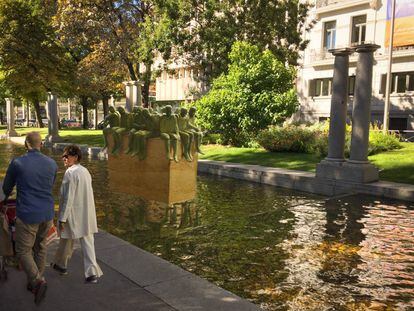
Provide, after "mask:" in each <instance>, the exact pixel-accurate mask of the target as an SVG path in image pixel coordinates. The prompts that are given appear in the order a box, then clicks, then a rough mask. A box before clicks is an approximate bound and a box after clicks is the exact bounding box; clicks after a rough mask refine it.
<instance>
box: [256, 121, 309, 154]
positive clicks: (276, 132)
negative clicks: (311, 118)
mask: <svg viewBox="0 0 414 311" xmlns="http://www.w3.org/2000/svg"><path fill="white" fill-rule="evenodd" d="M315 139H316V135H315V132H314V131H312V130H311V129H309V128H305V127H298V126H290V125H289V126H286V127H281V126H270V127H269V128H268V129H267V130H263V131H261V132H260V133H259V135H258V136H257V142H258V143H259V144H260V145H261V146H262V147H263V148H265V149H266V150H269V151H273V152H277V151H279V152H280V151H291V152H308V153H309V152H312V148H313V145H314V143H315Z"/></svg>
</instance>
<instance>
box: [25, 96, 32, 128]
mask: <svg viewBox="0 0 414 311" xmlns="http://www.w3.org/2000/svg"><path fill="white" fill-rule="evenodd" d="M30 119H31V115H30V103H29V102H26V126H30Z"/></svg>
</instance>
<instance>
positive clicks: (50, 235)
mask: <svg viewBox="0 0 414 311" xmlns="http://www.w3.org/2000/svg"><path fill="white" fill-rule="evenodd" d="M58 238H59V236H58V232H57V229H56V226H55V225H54V224H52V226H51V227H50V229H49V231H48V232H47V236H46V245H49V244H50V243H52V242H53V241H54V240H57V239H58Z"/></svg>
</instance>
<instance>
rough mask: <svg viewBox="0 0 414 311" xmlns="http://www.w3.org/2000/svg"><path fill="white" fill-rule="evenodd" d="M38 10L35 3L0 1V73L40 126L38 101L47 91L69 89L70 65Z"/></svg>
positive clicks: (37, 5) (37, 2) (41, 11)
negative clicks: (27, 103)
mask: <svg viewBox="0 0 414 311" xmlns="http://www.w3.org/2000/svg"><path fill="white" fill-rule="evenodd" d="M39 7H40V2H39V1H24V0H4V1H1V2H0V55H1V58H0V70H1V71H2V72H3V74H4V84H5V86H6V87H7V88H8V89H9V90H10V92H11V93H12V95H13V96H19V95H20V96H22V97H24V98H26V99H28V100H30V101H32V102H33V104H34V107H35V111H36V117H37V120H38V122H39V125H40V126H41V127H43V123H42V118H41V116H40V105H39V102H40V100H42V99H45V98H46V92H48V91H54V92H65V91H66V90H68V89H69V88H70V81H71V80H72V78H71V75H72V72H73V71H72V69H73V66H72V63H71V61H70V59H69V58H68V57H67V55H66V54H65V51H64V50H63V48H62V46H60V45H59V44H58V42H56V40H55V36H54V32H53V29H52V28H51V27H50V25H49V23H48V17H47V16H46V15H43V13H44V12H45V11H43V10H41V9H39Z"/></svg>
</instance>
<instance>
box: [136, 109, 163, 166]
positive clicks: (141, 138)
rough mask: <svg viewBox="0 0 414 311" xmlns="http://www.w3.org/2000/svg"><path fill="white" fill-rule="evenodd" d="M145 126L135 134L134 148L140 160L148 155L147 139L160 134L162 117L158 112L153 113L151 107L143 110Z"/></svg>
mask: <svg viewBox="0 0 414 311" xmlns="http://www.w3.org/2000/svg"><path fill="white" fill-rule="evenodd" d="M142 117H143V125H144V128H143V129H141V130H138V131H136V132H135V134H134V143H135V147H134V150H137V152H136V153H135V154H136V155H138V158H139V159H140V160H144V159H145V158H146V156H147V140H148V138H153V137H159V136H160V117H159V116H158V115H157V114H151V113H150V110H149V109H143V111H142Z"/></svg>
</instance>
